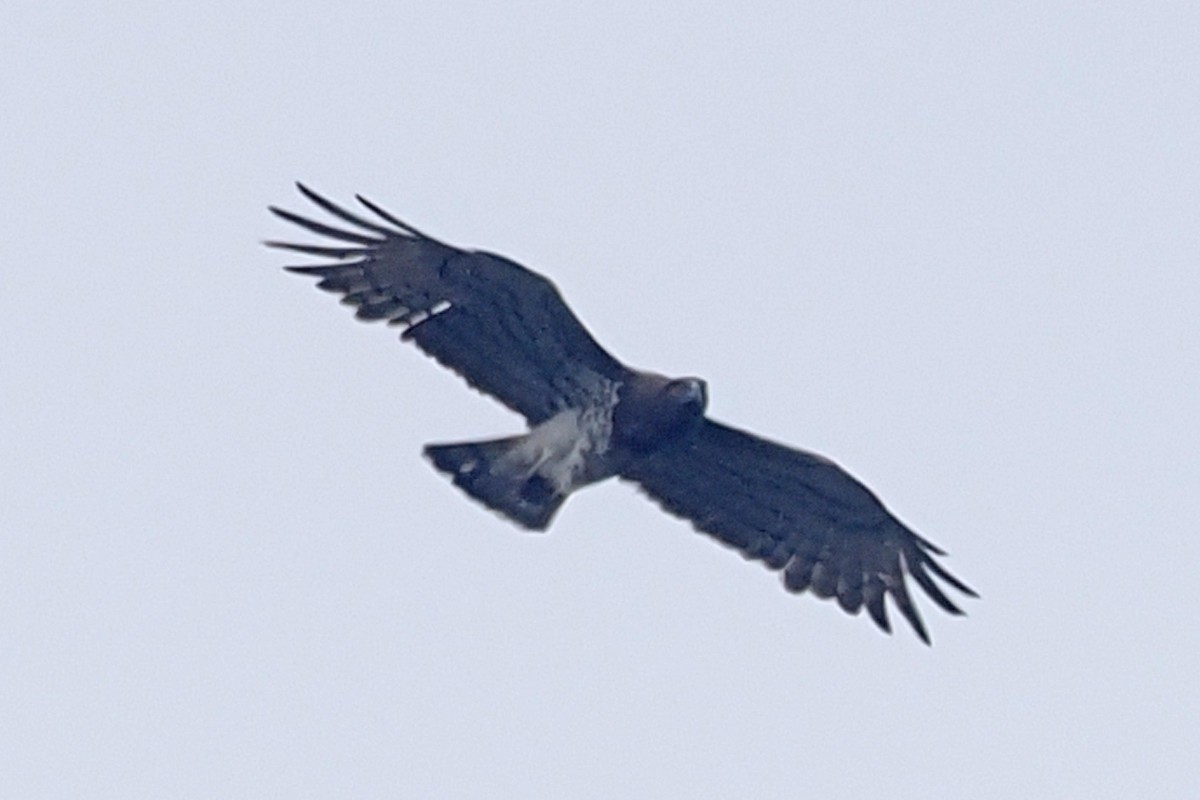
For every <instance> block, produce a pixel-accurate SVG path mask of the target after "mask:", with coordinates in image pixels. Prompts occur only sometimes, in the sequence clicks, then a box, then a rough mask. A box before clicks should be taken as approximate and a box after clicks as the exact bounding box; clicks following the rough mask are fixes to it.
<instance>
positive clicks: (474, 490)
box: [425, 436, 567, 531]
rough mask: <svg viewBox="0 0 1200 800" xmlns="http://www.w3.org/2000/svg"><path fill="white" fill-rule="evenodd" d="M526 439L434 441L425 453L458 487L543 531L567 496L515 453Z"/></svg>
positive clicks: (511, 517) (514, 518)
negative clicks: (454, 442)
mask: <svg viewBox="0 0 1200 800" xmlns="http://www.w3.org/2000/svg"><path fill="white" fill-rule="evenodd" d="M524 438H525V437H523V436H513V437H510V438H507V439H493V440H491V441H486V442H463V443H460V444H430V445H426V446H425V455H426V457H428V458H429V460H430V461H432V462H433V465H434V466H435V467H437V469H438V470H440V471H442V472H444V473H446V474H447V475H449V476H450V477H451V478H452V479H453V480H454V485H455V486H458V487H459V488H461V489H462V490H463V491H465V492H466V493H467V494H469V495H470V496H471V497H474V498H475V499H476V500H479V501H480V502H481V503H483V504H484V505H486V506H487V507H488V508H491V509H493V510H494V511H498V512H500V513H501V514H503V515H504V516H506V517H508V518H509V519H511V520H512V521H513V522H516V523H517V524H518V525H521V526H523V527H525V528H528V529H530V530H535V531H543V530H545V529H546V528H548V527H549V526H550V521H551V520H552V519H553V518H554V514H555V512H556V511H558V508H559V506H561V505H562V504H563V501H564V500H566V499H567V496H566V495H565V494H560V493H559V492H558V491H557V490H556V489H555V487H554V486H552V485H551V484H550V483H549V482H548V481H547V480H546V479H545V478H543V477H542V476H541V475H539V474H537V472H535V471H534V470H533V469H532V467H531V466H530V465H528V464H525V463H523V460H522V459H520V458H514V457H513V456H514V455H517V451H516V448H517V447H518V445H519V444H520V443H521V441H522V439H524Z"/></svg>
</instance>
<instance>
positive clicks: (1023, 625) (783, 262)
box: [0, 2, 1200, 800]
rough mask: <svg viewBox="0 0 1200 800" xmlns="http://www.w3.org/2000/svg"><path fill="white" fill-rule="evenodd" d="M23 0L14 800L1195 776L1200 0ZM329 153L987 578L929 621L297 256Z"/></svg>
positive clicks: (8, 69)
mask: <svg viewBox="0 0 1200 800" xmlns="http://www.w3.org/2000/svg"><path fill="white" fill-rule="evenodd" d="M797 5H798V4H794V3H766V2H748V3H738V4H722V5H717V4H706V5H700V4H684V3H676V4H667V3H663V4H647V3H644V2H637V3H607V4H596V5H595V6H593V7H576V6H575V5H568V4H565V3H529V2H518V3H498V2H476V3H436V4H435V3H429V4H411V3H403V2H402V3H395V4H364V3H338V4H315V3H310V4H285V3H279V4H274V5H271V4H245V3H226V2H213V3H208V4H205V5H203V6H196V7H195V8H194V10H181V8H180V7H179V6H178V5H172V4H160V3H134V2H129V3H108V4H104V3H94V4H51V3H32V2H28V3H25V2H15V3H14V2H9V3H6V4H5V8H4V10H3V11H0V92H2V97H0V106H2V107H3V109H4V111H3V115H2V118H0V153H3V156H2V159H3V180H2V181H0V218H2V219H3V220H4V228H5V230H6V232H7V235H6V236H5V247H4V255H3V267H2V270H3V276H4V290H3V292H0V342H2V344H0V403H2V408H3V414H2V415H0V449H2V450H3V453H4V457H3V460H2V462H0V497H2V500H0V796H4V797H21V798H27V797H28V798H42V797H48V798H58V797H71V798H75V797H112V798H141V797H146V798H162V797H187V798H191V797H195V798H210V797H230V798H233V797H247V798H252V797H448V798H458V797H464V798H470V797H496V798H519V797H539V796H540V797H571V798H575V797H580V798H588V797H595V798H607V797H614V796H627V797H655V798H661V797H701V798H706V797H711V798H723V797H724V798H727V797H738V796H741V797H761V798H774V797H780V798H782V797H796V796H801V795H807V796H821V797H832V796H842V797H847V796H848V797H854V796H874V795H882V794H886V795H887V796H888V797H889V798H892V800H903V799H906V798H927V797H930V796H942V797H970V798H1012V797H1091V798H1107V797H1121V798H1124V797H1133V796H1140V797H1157V798H1184V797H1195V796H1197V793H1198V792H1200V765H1198V762H1197V759H1196V757H1195V752H1196V748H1197V744H1198V743H1200V688H1198V686H1200V683H1198V681H1197V677H1196V676H1197V675H1198V674H1200V639H1198V637H1197V627H1196V623H1195V621H1194V619H1193V618H1192V617H1193V612H1194V610H1195V608H1196V606H1197V605H1200V591H1198V590H1197V588H1196V578H1197V569H1198V567H1200V544H1198V539H1200V534H1198V532H1197V519H1200V502H1198V499H1197V486H1198V485H1200V459H1198V458H1197V452H1198V450H1200V432H1198V431H1200V425H1198V424H1197V412H1196V409H1197V408H1198V407H1200V321H1198V319H1200V313H1198V309H1200V276H1198V269H1200V146H1198V143H1200V49H1197V47H1196V42H1197V36H1198V34H1200V11H1198V10H1197V7H1196V6H1194V5H1188V4H1149V5H1147V4H1144V3H1124V4H1119V3H1109V4H1093V5H1085V4H1080V3H1071V4H1049V5H1047V4H1040V5H1028V4H1026V5H1025V7H1024V8H1017V7H1015V6H1013V5H1011V4H1009V5H1005V6H1003V7H998V6H995V5H989V6H985V5H982V4H950V3H915V4H914V3H910V4H903V8H895V7H889V6H888V5H885V4H880V3H869V4H868V3H841V2H839V3H819V4H804V6H803V8H798V7H797ZM295 179H301V180H304V181H306V182H308V183H309V184H311V185H312V186H313V187H315V188H317V189H318V190H321V191H323V192H325V193H327V194H328V195H329V196H331V197H333V198H334V199H338V200H348V199H349V198H350V197H351V196H352V194H353V193H354V192H361V193H364V194H366V195H367V196H369V197H371V198H373V199H375V200H376V201H378V202H380V203H381V204H383V205H384V206H386V207H388V208H390V209H391V210H393V211H394V212H395V213H396V214H398V215H400V216H401V217H403V218H405V219H408V220H410V221H411V222H412V223H413V224H415V225H417V226H418V227H421V228H423V229H425V230H427V231H429V232H430V233H432V234H434V235H436V236H438V237H441V238H444V239H446V240H448V241H451V242H454V243H458V244H461V245H468V246H478V247H484V248H487V249H491V250H496V251H499V252H502V253H504V254H506V255H509V256H511V257H514V258H516V259H517V260H519V261H521V262H522V263H524V264H526V265H528V266H530V267H532V268H534V269H537V270H540V271H542V272H545V273H546V274H548V275H549V276H551V277H552V278H553V279H554V280H555V281H556V282H557V283H558V285H559V286H560V287H561V288H562V290H563V292H564V293H565V295H566V296H567V298H568V300H569V301H570V302H571V304H572V305H573V307H574V308H575V309H576V310H577V312H578V313H579V314H580V316H581V317H582V318H583V319H584V321H585V322H586V323H587V324H588V325H589V327H590V328H591V329H592V330H593V331H595V333H596V334H597V336H598V338H599V339H600V340H601V342H603V343H604V344H605V345H606V346H608V347H609V348H610V349H611V350H612V351H613V352H614V353H615V354H616V355H618V357H620V358H622V359H624V360H626V361H628V362H629V363H631V364H633V365H636V366H640V367H645V368H651V369H656V370H660V371H664V372H669V373H674V374H698V375H702V376H704V377H706V378H707V379H708V381H709V386H710V395H711V406H710V408H711V411H712V413H713V415H714V416H716V417H718V418H720V419H722V420H725V421H728V422H732V423H736V424H738V425H741V426H744V427H746V428H749V429H751V430H754V431H756V432H759V433H763V434H766V435H769V436H770V437H772V438H775V439H778V440H781V441H785V442H789V443H792V444H794V445H797V446H801V447H805V448H808V449H812V450H816V451H818V452H821V453H825V454H827V455H829V456H831V457H833V458H835V459H836V460H838V461H839V462H841V463H843V464H844V465H845V466H846V467H848V468H849V469H850V470H851V471H852V472H854V473H855V474H857V475H858V476H859V477H861V478H862V479H863V480H865V481H866V482H867V483H868V484H869V485H870V486H871V487H872V488H873V489H875V490H876V491H877V492H878V493H879V494H880V495H881V496H882V497H883V498H884V500H885V501H886V502H887V503H888V505H889V506H890V507H891V508H892V509H893V510H895V511H896V512H897V513H898V514H899V515H900V516H901V517H902V518H904V519H905V520H906V521H908V522H909V523H911V524H912V525H913V526H914V527H915V528H917V529H918V530H919V531H921V532H922V533H923V534H925V535H926V536H928V537H929V538H930V539H932V540H933V541H935V542H937V543H939V544H941V545H943V546H944V547H946V548H947V549H948V550H949V551H950V552H951V557H950V559H949V560H948V562H947V564H948V566H949V567H950V568H951V569H952V570H953V571H954V572H956V573H957V574H959V575H961V576H962V577H963V578H964V579H965V580H967V581H968V582H970V583H971V584H973V585H974V586H975V587H976V588H978V589H979V591H980V592H981V594H982V595H983V599H981V600H979V601H976V602H970V603H969V604H968V611H969V613H970V616H969V617H967V618H966V619H952V618H949V617H947V616H946V615H944V614H941V613H939V612H937V611H936V610H935V609H933V608H931V606H930V604H928V603H926V604H925V605H924V606H923V608H924V609H925V612H926V621H927V622H928V623H929V626H930V629H931V632H932V634H933V637H934V641H935V646H934V647H933V648H932V649H928V648H925V647H924V646H922V645H921V644H920V643H919V642H918V641H917V639H916V638H915V637H914V636H912V635H911V633H910V632H909V631H907V630H902V631H898V632H897V634H896V635H895V636H892V637H887V636H884V635H882V634H880V633H879V632H878V631H876V630H875V629H874V627H873V626H872V625H870V623H869V622H868V621H867V620H866V619H865V618H860V619H851V618H848V617H846V616H845V615H844V614H842V613H841V612H840V611H839V610H838V609H837V608H836V607H835V606H834V605H832V604H830V603H820V602H817V601H815V600H813V599H811V598H810V597H807V596H806V597H792V596H789V595H787V594H786V593H785V592H784V591H783V590H782V589H781V587H780V586H779V583H778V581H777V579H776V578H775V577H773V576H772V575H770V574H769V573H768V572H767V571H765V570H764V569H762V568H761V567H759V566H757V565H755V564H750V563H747V562H744V561H742V560H741V559H740V558H739V557H738V556H737V555H736V554H734V553H732V552H731V551H727V550H725V549H723V548H721V547H719V546H718V545H716V544H715V543H713V542H711V541H709V540H707V539H705V538H704V537H701V536H698V535H696V534H693V533H692V532H690V529H689V527H688V526H687V525H686V524H685V523H682V522H679V521H676V520H673V519H671V518H669V517H667V516H665V515H664V514H662V513H661V512H659V511H658V510H657V509H656V508H655V507H654V506H653V505H651V504H650V503H649V502H647V501H646V500H644V499H643V498H641V497H640V496H639V495H638V494H637V493H636V492H635V491H634V490H633V489H632V488H631V487H629V486H627V485H620V484H616V483H613V484H606V485H603V486H599V487H595V488H593V489H590V490H588V491H586V492H584V493H582V494H580V495H578V496H576V497H574V498H573V499H572V500H571V501H570V502H569V503H568V504H567V506H566V507H565V509H564V510H563V512H562V514H561V515H560V516H559V518H558V520H557V523H556V525H555V527H554V529H553V531H552V532H551V533H550V534H549V535H545V536H536V535H529V534H523V533H520V532H518V530H517V529H515V528H514V527H512V526H510V525H508V524H506V523H504V522H503V521H501V520H499V519H498V518H496V517H494V516H493V515H491V514H489V513H486V512H485V511H483V510H481V509H480V508H479V507H478V506H476V505H475V504H473V503H471V502H468V501H467V500H466V499H465V498H464V497H463V496H462V495H461V494H460V493H459V492H458V491H457V490H455V489H454V488H453V487H452V486H451V485H450V484H449V483H448V482H447V481H445V480H444V479H443V478H442V477H440V476H438V475H437V474H435V473H434V471H433V470H432V469H430V468H429V466H428V465H427V464H426V463H425V462H424V461H423V460H422V459H421V458H420V456H419V449H420V446H421V444H422V443H423V442H426V441H431V440H454V439H459V438H471V437H477V436H488V435H496V434H500V433H504V432H508V431H515V430H517V429H518V428H519V421H518V419H517V418H516V417H514V416H513V415H511V414H509V413H507V412H505V411H504V410H503V409H502V408H500V407H499V406H498V405H497V404H495V403H494V402H492V401H490V400H488V399H486V398H483V397H481V396H479V395H477V394H474V393H473V392H470V391H468V390H467V389H466V388H464V386H463V384H462V383H461V382H460V381H458V379H456V378H455V377H454V376H453V375H450V374H449V373H447V372H445V371H444V370H441V369H439V368H438V367H437V366H436V365H435V364H434V363H433V362H431V361H430V360H428V359H426V358H425V357H423V356H422V355H420V354H419V353H418V352H416V351H415V350H413V349H412V348H409V347H404V346H401V345H400V344H399V343H398V342H397V341H396V339H395V335H394V332H393V331H388V330H385V329H384V328H383V327H381V326H374V327H371V326H366V325H362V324H358V323H355V322H354V321H353V320H352V318H351V316H350V314H349V313H348V312H347V311H346V309H344V308H341V307H339V306H338V305H337V304H336V303H335V302H334V301H333V299H332V298H331V297H329V296H327V295H323V294H321V293H318V292H317V291H315V290H314V289H313V288H312V287H311V285H310V282H308V281H304V280H300V279H297V278H295V277H293V276H288V275H285V274H284V273H283V272H281V271H280V270H279V267H280V266H281V265H282V264H283V263H288V258H287V256H286V255H283V256H282V257H281V254H280V253H275V252H270V251H267V250H266V249H264V248H262V247H261V246H260V245H259V241H260V240H262V239H266V238H275V237H279V236H282V235H284V233H285V232H286V227H285V226H284V225H283V224H281V223H279V222H278V221H276V220H274V219H272V218H271V217H270V216H269V215H268V214H267V213H266V210H265V206H266V205H267V204H268V203H276V204H281V205H285V206H289V207H293V208H299V207H300V204H301V200H300V199H299V198H298V196H297V195H296V194H295V192H294V190H293V188H292V185H291V182H292V181H293V180H295Z"/></svg>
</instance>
